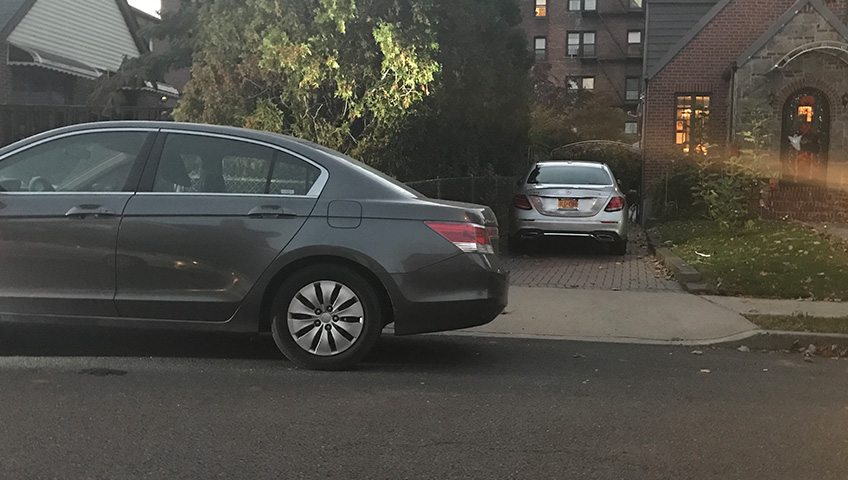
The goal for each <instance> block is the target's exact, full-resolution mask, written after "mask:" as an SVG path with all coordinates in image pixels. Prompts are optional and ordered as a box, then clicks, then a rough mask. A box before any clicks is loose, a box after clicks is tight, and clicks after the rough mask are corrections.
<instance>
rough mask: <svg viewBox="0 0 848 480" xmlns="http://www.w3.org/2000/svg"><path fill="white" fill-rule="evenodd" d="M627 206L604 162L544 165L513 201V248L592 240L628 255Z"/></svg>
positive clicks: (520, 186)
mask: <svg viewBox="0 0 848 480" xmlns="http://www.w3.org/2000/svg"><path fill="white" fill-rule="evenodd" d="M626 207H627V205H626V201H625V196H624V194H623V193H622V192H621V190H620V189H619V187H618V182H617V181H616V179H615V176H614V175H613V173H612V171H611V170H610V169H609V167H607V166H606V165H604V164H602V163H593V162H569V161H565V162H541V163H537V164H535V165H533V167H532V168H531V169H530V171H529V172H528V173H527V175H525V176H524V177H522V178H521V179H520V180H519V183H518V190H517V192H516V194H515V197H514V199H513V208H512V223H511V226H510V245H511V246H512V248H513V249H517V250H521V248H522V247H523V246H524V245H525V243H526V242H527V241H531V240H535V239H538V238H541V237H584V238H593V239H595V240H598V241H600V242H603V243H607V244H609V245H610V252H611V253H613V254H615V255H624V254H625V253H627V231H628V224H627V208H626Z"/></svg>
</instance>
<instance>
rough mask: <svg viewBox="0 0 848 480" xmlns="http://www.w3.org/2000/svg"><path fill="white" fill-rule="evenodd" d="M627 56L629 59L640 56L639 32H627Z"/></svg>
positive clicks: (640, 34)
mask: <svg viewBox="0 0 848 480" xmlns="http://www.w3.org/2000/svg"><path fill="white" fill-rule="evenodd" d="M627 55H630V56H631V57H633V56H636V57H638V56H641V55H642V32H640V31H639V30H630V31H628V32H627Z"/></svg>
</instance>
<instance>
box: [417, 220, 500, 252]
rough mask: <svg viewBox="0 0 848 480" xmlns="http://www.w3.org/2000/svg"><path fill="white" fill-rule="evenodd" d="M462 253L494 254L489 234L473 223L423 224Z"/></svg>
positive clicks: (484, 228)
mask: <svg viewBox="0 0 848 480" xmlns="http://www.w3.org/2000/svg"><path fill="white" fill-rule="evenodd" d="M424 223H426V224H427V226H428V227H430V228H431V229H432V230H433V231H434V232H436V233H438V234H439V235H441V236H443V237H445V239H447V240H448V241H449V242H451V243H453V244H454V245H456V247H457V248H458V249H460V250H462V251H463V252H468V253H473V252H479V253H488V254H494V253H495V249H494V247H493V246H492V241H491V238H490V237H489V235H490V232H489V231H487V230H486V227H482V226H480V225H476V224H474V223H456V222H424Z"/></svg>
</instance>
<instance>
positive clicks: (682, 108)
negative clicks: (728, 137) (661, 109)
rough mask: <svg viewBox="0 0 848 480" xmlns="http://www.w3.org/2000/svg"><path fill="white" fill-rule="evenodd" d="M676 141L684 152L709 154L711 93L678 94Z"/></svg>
mask: <svg viewBox="0 0 848 480" xmlns="http://www.w3.org/2000/svg"><path fill="white" fill-rule="evenodd" d="M675 119H676V122H675V137H674V143H675V144H676V145H677V146H678V147H679V148H680V149H681V150H682V151H683V153H698V154H702V155H706V154H707V150H708V148H709V147H708V142H707V130H708V128H709V122H710V97H709V95H694V94H691V95H678V96H677V113H676V117H675Z"/></svg>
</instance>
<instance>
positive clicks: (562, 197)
mask: <svg viewBox="0 0 848 480" xmlns="http://www.w3.org/2000/svg"><path fill="white" fill-rule="evenodd" d="M526 194H527V196H528V197H529V198H530V202H531V203H532V204H533V207H535V208H536V210H537V211H538V212H539V213H541V214H542V215H548V216H552V217H592V216H594V215H597V214H598V213H599V212H600V211H601V210H603V208H604V207H605V206H606V205H607V203H608V202H609V200H610V197H611V195H612V192H611V189H610V187H607V186H597V187H593V186H585V185H581V186H574V187H568V186H556V187H546V186H544V185H540V186H535V187H531V188H530V189H528V190H527V191H526Z"/></svg>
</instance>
